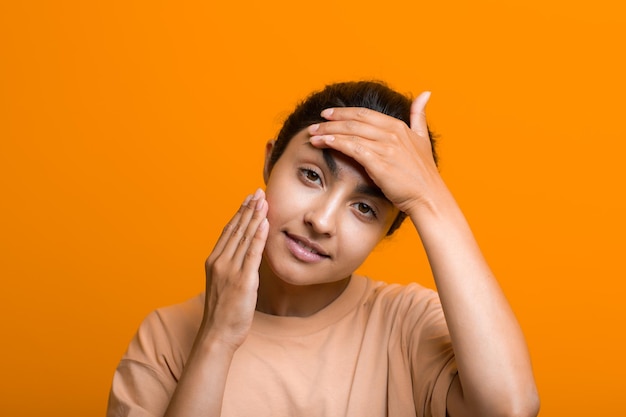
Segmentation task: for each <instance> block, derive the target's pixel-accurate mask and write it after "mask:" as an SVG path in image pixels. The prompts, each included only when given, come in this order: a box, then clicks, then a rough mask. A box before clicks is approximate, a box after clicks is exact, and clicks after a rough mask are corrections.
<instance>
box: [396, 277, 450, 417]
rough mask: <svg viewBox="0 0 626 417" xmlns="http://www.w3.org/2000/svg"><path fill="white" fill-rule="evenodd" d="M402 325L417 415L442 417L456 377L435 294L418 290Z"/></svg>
mask: <svg viewBox="0 0 626 417" xmlns="http://www.w3.org/2000/svg"><path fill="white" fill-rule="evenodd" d="M409 299H410V300H411V301H410V311H409V312H408V313H407V318H408V320H407V321H406V322H405V332H404V334H405V335H406V346H407V350H408V352H407V353H408V355H409V363H410V368H411V378H412V380H413V400H414V403H415V412H416V415H417V416H424V417H431V416H432V417H445V416H446V409H447V406H446V403H447V397H448V390H449V388H450V385H451V384H452V381H453V379H454V377H455V376H456V374H457V368H456V362H455V359H454V351H453V350H452V343H451V340H450V333H449V331H448V326H447V324H446V321H445V317H444V315H443V310H442V308H441V302H440V300H439V296H438V294H437V293H436V292H434V291H432V290H428V289H425V288H421V287H418V289H417V291H415V292H414V293H413V294H412V295H411V296H410V297H409Z"/></svg>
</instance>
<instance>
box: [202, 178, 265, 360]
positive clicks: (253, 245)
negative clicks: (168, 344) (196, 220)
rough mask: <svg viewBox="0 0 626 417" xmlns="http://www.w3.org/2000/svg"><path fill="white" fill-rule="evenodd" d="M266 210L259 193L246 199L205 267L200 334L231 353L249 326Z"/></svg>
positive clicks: (255, 295)
mask: <svg viewBox="0 0 626 417" xmlns="http://www.w3.org/2000/svg"><path fill="white" fill-rule="evenodd" d="M267 209H268V206H267V201H266V200H265V194H264V192H263V191H262V190H261V189H258V190H257V191H256V193H255V194H254V195H250V196H248V197H247V198H246V199H245V200H244V202H243V204H242V205H241V207H240V208H239V210H238V211H237V213H236V214H235V215H234V216H233V218H232V219H231V220H230V222H229V223H228V224H227V225H226V227H224V230H223V231H222V234H221V236H220V238H219V239H218V241H217V243H216V244H215V248H213V252H212V253H211V255H209V257H208V259H207V260H206V263H205V270H206V299H205V306H204V318H203V320H202V325H201V327H200V332H201V334H202V335H203V336H204V337H206V338H208V339H209V340H211V341H213V342H218V343H225V344H226V345H227V346H228V347H230V348H232V349H237V348H238V347H239V346H241V344H242V343H243V342H244V340H245V339H246V336H247V335H248V332H249V330H250V326H251V325H252V318H253V316H254V310H255V308H256V302H257V290H258V287H259V266H260V264H261V258H262V255H263V249H264V247H265V242H266V240H267V232H268V229H269V227H268V226H269V224H268V221H267Z"/></svg>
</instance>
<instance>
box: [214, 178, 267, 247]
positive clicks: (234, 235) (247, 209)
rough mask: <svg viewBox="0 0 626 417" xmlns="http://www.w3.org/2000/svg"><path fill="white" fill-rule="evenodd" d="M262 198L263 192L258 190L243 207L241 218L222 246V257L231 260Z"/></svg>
mask: <svg viewBox="0 0 626 417" xmlns="http://www.w3.org/2000/svg"><path fill="white" fill-rule="evenodd" d="M262 196H263V190H261V189H260V188H259V189H258V190H257V191H256V192H255V193H254V195H253V196H252V199H251V200H250V202H249V203H248V204H247V205H246V206H244V207H243V211H242V213H241V216H240V217H239V221H238V222H237V223H236V224H235V225H234V226H233V228H232V232H231V234H230V236H229V237H228V239H227V241H226V245H225V246H224V250H223V251H222V256H225V257H227V258H229V259H230V258H232V256H233V255H234V253H235V251H236V250H237V247H238V246H239V242H240V241H241V239H242V237H243V236H244V233H245V232H246V230H247V229H248V224H249V223H250V219H251V218H252V215H253V214H254V211H255V208H256V205H257V203H258V201H259V199H260V198H262Z"/></svg>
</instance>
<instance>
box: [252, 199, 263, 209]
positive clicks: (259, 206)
mask: <svg viewBox="0 0 626 417" xmlns="http://www.w3.org/2000/svg"><path fill="white" fill-rule="evenodd" d="M264 204H265V199H263V198H259V201H257V202H256V206H255V207H254V209H255V210H261V209H262V208H263V205H264Z"/></svg>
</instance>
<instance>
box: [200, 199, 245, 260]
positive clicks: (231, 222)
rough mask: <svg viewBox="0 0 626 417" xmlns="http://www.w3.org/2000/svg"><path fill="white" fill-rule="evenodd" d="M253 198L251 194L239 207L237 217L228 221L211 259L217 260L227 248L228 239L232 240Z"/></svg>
mask: <svg viewBox="0 0 626 417" xmlns="http://www.w3.org/2000/svg"><path fill="white" fill-rule="evenodd" d="M252 197H253V196H252V194H250V195H248V196H247V197H246V198H245V200H244V201H243V203H241V206H239V209H238V210H237V212H236V213H235V215H234V216H233V217H232V218H231V219H230V220H229V221H228V223H227V224H226V226H224V228H223V229H222V233H221V234H220V237H219V238H218V239H217V243H216V244H215V247H214V248H213V252H211V255H210V256H209V259H212V258H215V257H216V256H219V255H220V254H221V253H222V251H223V250H224V247H225V246H226V243H227V242H228V239H230V236H231V235H232V233H233V230H234V228H235V226H236V225H237V224H238V223H239V219H240V218H241V215H242V213H243V212H244V211H245V210H246V208H247V207H248V204H249V203H250V200H252Z"/></svg>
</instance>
